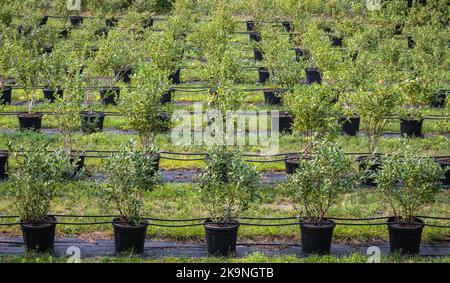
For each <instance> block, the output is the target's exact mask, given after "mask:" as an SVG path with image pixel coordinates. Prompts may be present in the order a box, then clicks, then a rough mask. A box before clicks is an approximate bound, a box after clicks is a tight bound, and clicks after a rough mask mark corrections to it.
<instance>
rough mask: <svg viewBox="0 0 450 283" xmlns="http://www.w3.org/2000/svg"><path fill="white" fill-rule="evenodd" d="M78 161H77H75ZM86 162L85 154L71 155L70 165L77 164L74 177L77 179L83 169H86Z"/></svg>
mask: <svg viewBox="0 0 450 283" xmlns="http://www.w3.org/2000/svg"><path fill="white" fill-rule="evenodd" d="M75 159H76V160H75ZM85 160H86V156H85V155H84V154H79V155H76V154H71V155H70V160H69V161H70V164H73V163H74V162H75V166H76V167H75V170H74V173H73V177H75V176H76V175H77V174H78V173H79V172H80V171H81V169H83V168H84V161H85Z"/></svg>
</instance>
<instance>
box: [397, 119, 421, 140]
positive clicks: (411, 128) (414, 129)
mask: <svg viewBox="0 0 450 283" xmlns="http://www.w3.org/2000/svg"><path fill="white" fill-rule="evenodd" d="M422 125H423V119H421V120H408V119H400V133H401V134H402V135H406V136H407V137H422V136H423V135H422Z"/></svg>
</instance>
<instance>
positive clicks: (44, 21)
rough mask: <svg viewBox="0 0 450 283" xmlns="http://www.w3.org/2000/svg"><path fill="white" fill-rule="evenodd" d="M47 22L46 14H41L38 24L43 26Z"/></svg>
mask: <svg viewBox="0 0 450 283" xmlns="http://www.w3.org/2000/svg"><path fill="white" fill-rule="evenodd" d="M47 22H48V16H43V17H42V18H41V20H40V21H39V25H40V26H41V27H42V26H45V25H46V24H47Z"/></svg>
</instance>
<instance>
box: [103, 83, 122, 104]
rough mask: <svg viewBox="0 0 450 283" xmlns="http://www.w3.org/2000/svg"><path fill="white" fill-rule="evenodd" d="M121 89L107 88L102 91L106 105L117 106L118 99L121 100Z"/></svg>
mask: <svg viewBox="0 0 450 283" xmlns="http://www.w3.org/2000/svg"><path fill="white" fill-rule="evenodd" d="M119 95H120V88H118V87H107V88H101V89H100V98H101V99H102V103H103V104H105V105H117V102H116V98H119Z"/></svg>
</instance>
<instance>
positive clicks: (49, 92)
mask: <svg viewBox="0 0 450 283" xmlns="http://www.w3.org/2000/svg"><path fill="white" fill-rule="evenodd" d="M42 92H43V93H44V99H46V100H48V101H50V102H51V103H53V102H55V100H56V96H55V92H56V94H57V95H58V96H59V97H63V95H64V90H62V89H60V88H58V89H57V90H56V91H55V90H53V89H50V88H44V89H42Z"/></svg>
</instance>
